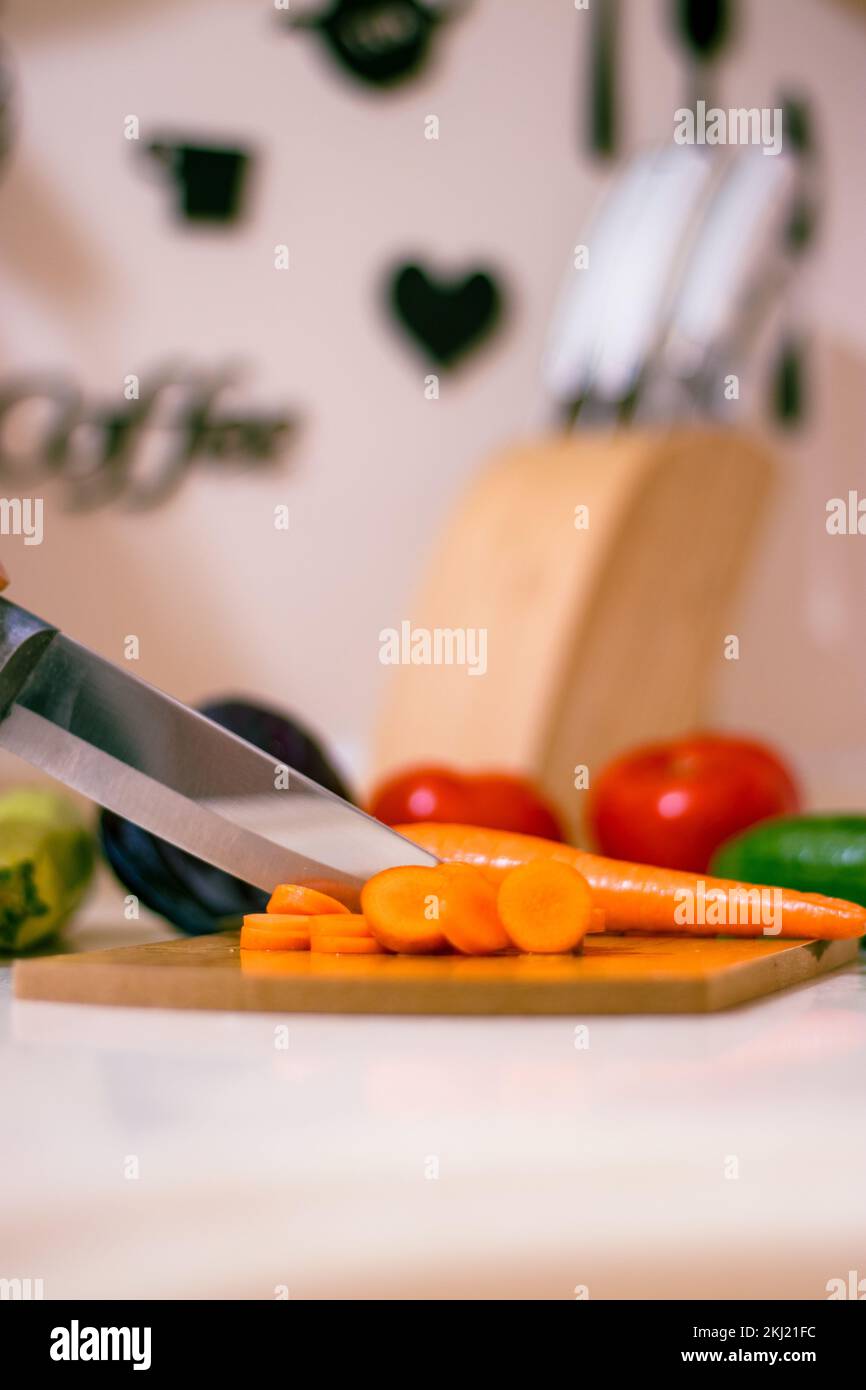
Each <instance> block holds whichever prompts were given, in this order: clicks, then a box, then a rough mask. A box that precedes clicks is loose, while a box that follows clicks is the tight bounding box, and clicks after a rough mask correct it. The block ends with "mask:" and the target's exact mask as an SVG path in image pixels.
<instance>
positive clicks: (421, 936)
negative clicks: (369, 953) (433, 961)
mask: <svg viewBox="0 0 866 1390" xmlns="http://www.w3.org/2000/svg"><path fill="white" fill-rule="evenodd" d="M443 888H444V884H443V880H442V877H441V875H440V872H439V867H438V866H436V867H433V866H431V867H430V868H423V867H421V866H420V865H417V866H416V865H410V866H407V867H406V868H396V869H384V870H383V871H382V873H380V874H375V875H374V877H373V878H371V879H370V880H369V882H368V883H365V884H364V887H363V888H362V889H361V909H362V911H363V914H364V916H365V917H366V919H367V925H368V926H369V928H370V931H371V932H372V934H373V936H374V937H375V938H376V940H377V941H378V942H379V943H380V945H382V946H386V947H387V948H388V950H389V951H401V952H408V953H409V954H410V955H425V954H429V953H431V952H433V951H441V950H443V949H444V948H445V947H446V946H447V944H448V942H447V940H446V938H445V934H444V932H443V931H442V928H441V924H440V922H439V911H440V900H441V898H442V893H443Z"/></svg>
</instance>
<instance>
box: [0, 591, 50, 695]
mask: <svg viewBox="0 0 866 1390" xmlns="http://www.w3.org/2000/svg"><path fill="white" fill-rule="evenodd" d="M57 632H58V629H57V628H56V627H51V626H50V624H49V623H45V622H43V621H42V619H41V618H37V617H36V616H35V615H34V614H33V613H28V612H27V610H26V608H19V607H18V605H17V604H15V603H10V602H9V600H8V599H4V598H0V719H5V718H6V716H7V714H8V713H9V711H10V709H11V708H12V706H13V704H14V703H15V701H16V700H17V698H18V695H19V693H20V691H21V690H22V688H23V686H24V685H25V683H26V681H27V680H28V678H29V676H30V675H31V673H32V672H33V670H34V669H35V667H36V666H37V665H38V663H39V661H40V660H41V658H42V657H43V656H44V654H45V652H46V650H47V649H48V647H50V645H51V643H52V642H53V641H54V638H55V637H56V636H57Z"/></svg>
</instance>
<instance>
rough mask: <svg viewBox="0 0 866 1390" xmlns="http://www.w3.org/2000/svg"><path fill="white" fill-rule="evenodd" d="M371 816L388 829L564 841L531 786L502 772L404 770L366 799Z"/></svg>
mask: <svg viewBox="0 0 866 1390" xmlns="http://www.w3.org/2000/svg"><path fill="white" fill-rule="evenodd" d="M370 815H371V816H375V817H376V819H377V820H381V821H384V822H385V824H386V825H401V824H404V823H405V824H409V823H411V822H412V821H422V820H431V821H444V822H446V823H448V822H450V823H452V824H455V825H485V826H488V827H489V828H490V829H492V830H517V831H520V832H521V833H522V834H524V835H542V836H544V837H545V839H548V840H561V839H562V838H563V832H562V826H561V825H560V823H559V819H558V817H557V816H556V814H555V812H554V811H553V809H552V807H551V806H550V805H549V804H548V802H546V801H545V800H544V798H543V797H542V796H540V795H539V793H538V792H537V791H536V790H535V788H534V787H533V785H532V783H531V782H529V781H528V780H527V779H526V778H525V777H516V776H513V775H511V774H509V773H505V772H491V773H460V772H449V770H448V769H447V768H445V767H414V768H407V770H406V771H405V772H401V773H398V774H397V776H395V777H391V778H389V779H388V780H387V781H385V782H383V783H382V785H381V786H380V787H377V789H376V791H375V792H374V793H373V796H372V798H371V801H370Z"/></svg>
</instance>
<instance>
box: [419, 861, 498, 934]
mask: <svg viewBox="0 0 866 1390" xmlns="http://www.w3.org/2000/svg"><path fill="white" fill-rule="evenodd" d="M437 872H438V874H439V878H440V882H441V885H442V887H441V890H440V899H439V926H440V927H441V928H442V931H443V932H444V933H445V936H446V938H447V940H448V941H449V942H450V943H451V945H452V946H453V947H454V948H455V950H457V951H462V952H463V954H464V955H467V956H488V955H491V954H492V953H493V952H494V951H507V950H508V949H509V947H510V946H511V939H510V937H509V936H508V933H507V932H506V930H505V928H504V927H503V925H502V922H501V921H500V920H499V913H498V911H497V907H496V895H497V890H496V888H495V887H494V886H493V884H492V883H491V882H490V881H489V879H488V878H487V877H486V876H485V875H484V874H483V873H482V872H481V870H480V869H476V868H473V867H472V865H470V864H443V865H441V867H440V868H439V869H438V870H437Z"/></svg>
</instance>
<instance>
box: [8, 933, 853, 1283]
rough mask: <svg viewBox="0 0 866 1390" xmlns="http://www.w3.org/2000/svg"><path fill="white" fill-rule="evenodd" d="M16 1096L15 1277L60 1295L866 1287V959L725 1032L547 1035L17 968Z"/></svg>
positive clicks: (537, 1028) (541, 1025) (722, 1019)
mask: <svg viewBox="0 0 866 1390" xmlns="http://www.w3.org/2000/svg"><path fill="white" fill-rule="evenodd" d="M111 915H112V916H114V917H115V919H116V914H114V913H112V914H111ZM92 918H93V909H91V922H92ZM168 934H169V933H168V931H167V929H165V928H164V927H163V926H161V925H160V926H159V927H156V926H154V925H152V924H144V923H128V924H125V925H124V927H123V928H120V927H118V928H115V929H113V930H112V931H109V932H105V931H102V932H97V931H95V930H94V929H93V927H92V926H88V925H87V923H85V925H84V927H83V928H82V929H80V930H79V934H78V935H79V942H80V944H81V945H89V946H94V945H99V946H102V945H105V944H113V943H118V944H119V943H120V942H122V941H127V942H131V941H133V940H145V939H157V938H158V937H165V936H166V935H168ZM581 1023H585V1024H587V1025H588V1028H589V1035H588V1041H589V1046H588V1048H585V1049H576V1047H575V1027H576V1025H578V1024H581ZM285 1026H287V1028H288V1046H287V1047H286V1048H284V1049H283V1048H280V1047H278V1046H277V1045H276V1044H277V1042H278V1041H281V1040H282V1037H283V1035H282V1034H280V1035H277V1034H276V1033H275V1030H277V1029H280V1028H283V1027H285ZM0 1078H2V1080H0V1085H2V1091H0V1096H2V1105H0V1132H2V1181H0V1232H2V1234H0V1277H5V1278H13V1277H18V1278H28V1277H29V1278H31V1279H36V1278H41V1279H42V1280H43V1281H44V1291H45V1296H46V1297H47V1298H52V1297H53V1298H58V1297H84V1298H108V1297H120V1298H136V1297H156V1298H184V1297H190V1298H221V1297H245V1298H273V1297H275V1291H277V1290H283V1289H285V1290H287V1291H288V1294H289V1296H290V1297H292V1298H310V1297H315V1298H322V1297H324V1298H328V1297H334V1298H364V1297H386V1298H400V1297H418V1296H432V1297H442V1296H445V1297H461V1298H463V1297H468V1298H472V1297H497V1298H499V1297H505V1298H512V1297H514V1298H532V1297H542V1298H574V1297H575V1289H576V1288H578V1287H579V1286H586V1287H587V1288H588V1292H589V1296H590V1297H591V1298H610V1297H638V1298H640V1297H655V1298H658V1297H682V1298H714V1297H728V1298H751V1297H757V1298H764V1297H767V1298H770V1297H805V1298H823V1297H826V1292H825V1286H826V1284H827V1281H828V1280H829V1279H833V1278H846V1279H847V1277H848V1271H849V1270H852V1269H855V1270H858V1271H859V1275H860V1277H861V1278H862V1277H866V1106H864V1090H866V967H864V965H863V964H861V965H859V966H854V967H850V968H848V969H845V970H843V971H841V972H837V973H836V974H834V975H831V976H827V977H825V978H823V979H820V980H818V981H817V982H816V983H815V984H812V985H806V986H803V987H800V988H797V989H794V990H789V991H787V992H785V993H782V994H779V995H776V996H773V997H770V998H769V999H767V1000H765V1001H763V1002H760V1003H757V1004H753V1005H748V1006H745V1007H742V1008H739V1009H736V1010H733V1011H730V1012H727V1013H722V1014H715V1015H707V1016H704V1017H700V1018H696V1017H685V1018H647V1017H643V1018H602V1017H589V1018H586V1019H581V1018H577V1017H576V1018H574V1019H571V1018H562V1019H538V1020H534V1019H530V1020H527V1019H512V1020H509V1019H501V1020H500V1019H466V1020H459V1019H458V1020H454V1019H448V1020H444V1019H443V1020H440V1019H428V1018H423V1019H396V1018H392V1019H389V1018H358V1017H329V1016H305V1017H288V1018H283V1017H282V1016H279V1015H274V1014H257V1015H251V1014H246V1015H236V1014H204V1013H194V1014H193V1013H182V1012H173V1011H165V1010H147V1009H142V1010H134V1009H110V1008H95V1007H84V1006H78V1005H64V1004H40V1003H28V1002H24V1001H21V1002H16V1001H14V1000H13V999H12V997H11V991H10V972H9V970H8V969H4V970H3V971H2V973H0ZM130 1159H134V1160H137V1164H138V1170H139V1176H138V1177H137V1178H128V1177H125V1176H124V1171H125V1165H126V1168H127V1170H130V1169H131V1168H132V1166H133V1165H132V1164H131V1163H130ZM437 1164H438V1177H434V1176H433V1173H434V1172H435V1170H436V1166H437ZM735 1171H738V1176H733V1174H734V1172H735ZM726 1174H730V1176H728V1175H726Z"/></svg>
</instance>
